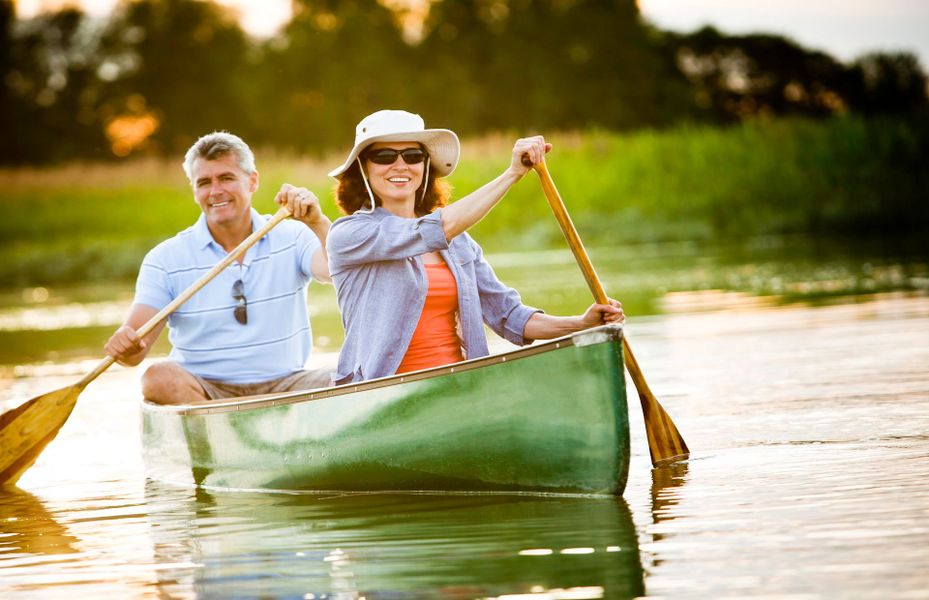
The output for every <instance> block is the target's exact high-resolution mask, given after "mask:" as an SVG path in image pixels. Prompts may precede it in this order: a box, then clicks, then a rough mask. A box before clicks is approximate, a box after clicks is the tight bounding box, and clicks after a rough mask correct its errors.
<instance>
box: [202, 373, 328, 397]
mask: <svg viewBox="0 0 929 600" xmlns="http://www.w3.org/2000/svg"><path fill="white" fill-rule="evenodd" d="M194 378H195V379H196V380H197V382H198V383H199V384H200V387H202V388H203V391H204V392H205V393H206V395H207V398H209V399H210V400H219V399H220V398H238V397H239V396H260V395H262V394H277V393H280V392H293V391H298V390H312V389H317V388H324V387H329V386H330V385H332V384H331V382H330V379H329V371H328V370H326V369H314V370H312V371H297V372H296V373H292V374H290V375H288V376H286V377H281V378H280V379H272V380H271V381H262V382H260V383H224V382H222V381H214V380H212V379H204V378H203V377H199V376H197V375H194Z"/></svg>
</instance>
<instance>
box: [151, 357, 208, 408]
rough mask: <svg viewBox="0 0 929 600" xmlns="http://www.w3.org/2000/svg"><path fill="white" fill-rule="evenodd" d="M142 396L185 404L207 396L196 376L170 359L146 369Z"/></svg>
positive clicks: (158, 400) (153, 400)
mask: <svg viewBox="0 0 929 600" xmlns="http://www.w3.org/2000/svg"><path fill="white" fill-rule="evenodd" d="M142 396H143V397H145V398H146V399H147V400H151V401H152V402H158V403H162V404H183V403H187V402H192V401H196V400H200V399H202V398H203V397H205V396H204V394H203V390H202V388H201V387H200V384H199V383H197V380H196V379H195V378H194V376H193V375H191V374H190V373H189V372H187V371H186V370H185V369H184V368H183V367H181V366H180V365H178V364H177V363H173V362H170V361H169V362H159V363H155V364H153V365H152V366H150V367H149V368H148V369H146V370H145V373H143V374H142Z"/></svg>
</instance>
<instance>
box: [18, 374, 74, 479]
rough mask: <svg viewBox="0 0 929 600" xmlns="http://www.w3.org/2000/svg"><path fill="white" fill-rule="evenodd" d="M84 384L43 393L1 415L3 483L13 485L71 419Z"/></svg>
mask: <svg viewBox="0 0 929 600" xmlns="http://www.w3.org/2000/svg"><path fill="white" fill-rule="evenodd" d="M81 389H82V388H80V387H78V386H76V385H73V386H69V387H66V388H62V389H60V390H55V391H54V392H49V393H47V394H43V395H41V396H38V397H36V398H33V399H32V400H29V401H28V402H26V403H24V404H22V405H20V406H18V407H16V408H14V409H13V410H11V411H7V412H5V413H3V414H2V415H0V485H12V484H14V483H16V481H17V480H18V479H19V477H20V476H21V475H22V474H23V473H24V472H25V471H26V469H28V468H29V467H30V466H32V463H34V462H35V460H36V458H38V457H39V454H40V453H41V452H42V449H43V448H45V446H47V445H48V443H49V442H51V441H52V440H53V439H55V436H56V435H57V434H58V430H59V429H61V426H62V425H64V424H65V421H67V420H68V415H70V414H71V411H72V410H73V409H74V404H75V403H76V402H77V397H78V395H80V393H81Z"/></svg>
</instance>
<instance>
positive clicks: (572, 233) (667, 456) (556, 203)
mask: <svg viewBox="0 0 929 600" xmlns="http://www.w3.org/2000/svg"><path fill="white" fill-rule="evenodd" d="M523 164H524V165H526V166H527V167H528V166H532V167H533V168H534V169H535V171H536V173H538V174H539V179H541V180H542V189H543V190H544V191H545V197H546V198H547V199H548V204H549V206H551V208H552V212H554V213H555V219H557V221H558V225H559V226H561V232H562V233H563V234H564V236H565V238H566V239H567V240H568V245H569V246H570V247H571V251H572V252H573V253H574V258H575V259H576V260H577V264H578V265H579V266H580V267H581V271H582V272H583V273H584V279H586V280H587V285H588V287H590V291H591V292H592V293H593V295H594V300H595V301H596V302H597V303H599V304H607V303H608V298H607V295H606V291H605V290H604V289H603V285H602V284H601V283H600V279H599V278H598V277H597V273H596V271H594V266H593V264H592V263H591V262H590V257H588V256H587V250H585V249H584V244H582V243H581V238H580V236H579V235H578V234H577V229H575V227H574V223H573V222H572V221H571V216H570V215H569V214H568V209H567V208H565V205H564V202H563V201H562V200H561V195H560V194H559V193H558V190H557V189H555V182H554V181H552V176H551V175H549V173H548V167H546V166H545V160H544V159H543V160H542V161H541V162H539V163H538V164H536V165H532V164H531V162H530V161H529V158H528V156H524V157H523ZM623 356H624V357H625V359H626V360H625V362H626V368H627V369H628V370H629V375H631V376H632V381H633V383H635V389H636V390H637V391H638V393H639V400H640V401H641V403H642V415H643V416H644V417H645V432H646V434H647V436H648V451H649V453H650V454H651V457H652V465H653V466H658V465H659V464H661V463H665V462H671V461H674V460H678V459H682V458H687V457H688V456H690V450H688V449H687V444H686V443H684V438H683V437H681V434H680V433H679V432H678V430H677V427H675V426H674V422H673V421H671V417H670V416H668V413H667V412H665V409H664V408H662V406H661V404H659V402H658V399H657V398H655V395H654V394H652V391H651V390H650V389H649V387H648V383H647V382H646V381H645V376H644V375H642V371H641V370H640V369H639V363H638V362H636V360H635V355H633V354H632V348H630V347H629V341H628V340H627V339H626V336H625V335H623Z"/></svg>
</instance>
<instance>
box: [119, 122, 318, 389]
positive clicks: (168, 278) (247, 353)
mask: <svg viewBox="0 0 929 600" xmlns="http://www.w3.org/2000/svg"><path fill="white" fill-rule="evenodd" d="M184 172H185V173H186V174H187V177H188V179H189V180H190V183H191V185H192V186H193V192H194V200H195V201H196V202H197V204H199V205H200V209H201V210H202V211H203V214H202V215H200V218H199V219H198V220H197V222H196V223H195V224H194V225H193V226H191V227H189V228H187V229H186V230H184V231H182V232H180V233H179V234H177V235H176V236H174V237H173V238H170V239H168V240H165V241H164V242H162V243H160V244H159V245H158V246H156V247H155V248H154V249H152V250H151V251H150V252H149V253H148V254H147V255H146V257H145V260H144V261H143V262H142V267H141V268H140V269H139V275H138V280H137V282H136V295H135V300H134V303H133V305H132V308H131V310H130V312H129V316H128V317H127V318H126V321H125V323H124V324H123V325H122V326H121V327H120V328H119V329H117V330H116V332H115V333H114V334H113V336H112V337H111V338H110V339H109V341H108V342H107V343H106V345H105V347H104V348H105V350H106V352H107V353H108V354H110V355H111V356H113V357H114V358H115V359H116V360H117V362H119V363H120V364H123V365H128V366H135V365H138V364H139V363H140V362H141V361H142V360H143V359H144V358H145V356H146V355H147V354H148V352H149V350H150V349H151V347H152V344H153V343H154V342H155V340H156V339H157V338H158V335H159V334H160V333H161V330H162V329H163V328H164V323H162V324H161V325H159V326H158V327H156V328H155V329H154V331H152V332H151V333H150V334H149V335H147V336H146V337H145V338H144V339H140V338H139V336H138V335H137V334H136V330H137V329H138V328H139V327H141V326H142V325H143V324H144V323H145V322H146V321H148V320H149V319H151V318H152V317H153V316H154V315H155V314H157V313H158V311H160V310H161V309H162V308H164V307H165V306H167V304H168V303H170V302H171V300H173V299H174V298H175V297H177V296H178V295H179V294H180V293H182V292H183V291H184V290H185V289H187V288H188V287H189V286H190V285H191V284H192V283H194V282H195V281H196V280H197V279H199V278H200V277H201V276H202V275H203V274H204V273H205V272H206V271H208V270H209V269H210V268H212V267H213V265H215V264H216V263H218V262H219V261H220V260H222V259H223V258H224V257H225V256H226V255H227V254H228V253H229V252H230V251H231V250H233V249H234V248H235V247H236V246H238V245H239V244H240V243H241V242H242V241H243V240H244V239H245V238H246V237H248V236H249V235H250V234H251V233H252V231H254V230H255V229H258V228H259V227H261V225H262V224H263V223H265V222H266V221H267V218H266V217H263V216H261V215H259V214H258V212H257V211H255V209H253V208H252V194H254V193H255V191H256V190H257V189H258V171H257V169H256V168H255V157H254V155H253V154H252V151H251V149H250V148H249V147H248V145H247V144H246V143H245V142H244V141H242V140H241V139H240V138H239V137H237V136H235V135H232V134H230V133H225V132H214V133H211V134H209V135H206V136H203V137H201V138H200V139H199V140H197V141H196V143H194V145H193V146H191V148H190V150H188V151H187V155H186V157H185V159H184ZM275 202H277V203H278V204H280V205H281V206H287V207H288V208H289V209H290V211H291V213H292V216H293V220H287V221H284V222H282V223H280V224H279V225H277V226H276V227H275V228H274V229H272V230H271V231H270V232H269V233H268V234H267V235H266V236H264V237H263V238H262V239H261V240H259V241H258V242H257V243H256V244H255V245H254V246H252V247H251V248H249V250H248V252H246V253H245V254H244V255H243V256H242V257H240V258H239V260H238V261H236V262H234V263H233V264H232V265H230V266H229V267H228V268H227V269H226V270H225V271H223V272H222V273H220V274H219V275H217V276H216V278H215V279H214V280H212V281H211V282H210V283H208V284H207V285H206V286H205V287H204V288H203V289H201V290H200V291H199V292H197V293H196V294H194V296H193V297H192V298H191V299H190V300H188V301H187V302H185V303H184V304H183V305H182V306H181V307H180V308H179V309H178V310H177V311H175V312H174V313H173V314H172V315H171V316H170V317H169V319H168V325H169V329H170V333H169V339H170V340H171V344H172V346H173V349H172V351H171V356H170V360H168V361H165V362H159V363H155V364H153V365H152V366H151V367H149V368H148V369H147V370H146V371H145V374H144V375H143V376H142V393H143V395H144V396H145V398H147V399H148V400H150V401H153V402H159V403H163V404H189V403H195V402H202V401H205V400H212V399H217V398H230V397H236V396H247V395H253V394H268V393H275V392H283V391H288V390H296V389H310V388H314V387H324V386H327V385H329V374H328V372H323V371H305V370H304V369H303V367H304V365H305V363H306V361H307V359H308V358H309V354H310V346H311V336H310V323H309V318H308V316H307V310H306V294H307V285H308V284H309V279H310V277H313V278H315V279H316V280H317V281H320V282H323V283H330V282H331V279H330V277H329V267H328V264H327V263H328V259H327V256H326V249H325V248H326V236H327V235H328V232H329V225H330V221H329V219H328V218H327V217H326V216H325V215H324V214H323V213H322V211H321V210H320V207H319V201H318V199H317V198H316V196H315V195H314V194H313V193H312V192H310V191H309V190H307V189H306V188H302V187H294V186H292V185H290V184H287V183H285V184H284V185H283V186H281V189H280V191H279V192H278V193H277V196H276V197H275Z"/></svg>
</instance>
